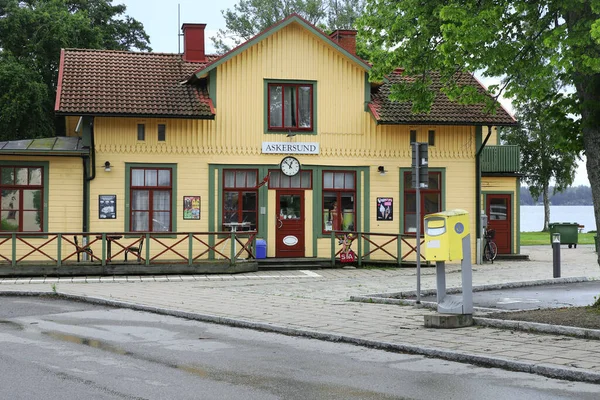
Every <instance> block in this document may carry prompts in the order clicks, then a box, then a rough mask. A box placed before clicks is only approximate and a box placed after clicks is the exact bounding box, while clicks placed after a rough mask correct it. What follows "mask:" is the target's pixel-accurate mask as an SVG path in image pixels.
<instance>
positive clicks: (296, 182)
mask: <svg viewBox="0 0 600 400" xmlns="http://www.w3.org/2000/svg"><path fill="white" fill-rule="evenodd" d="M290 187H293V188H300V174H296V175H294V176H292V177H290Z"/></svg>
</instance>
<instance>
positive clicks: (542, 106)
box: [502, 90, 579, 232]
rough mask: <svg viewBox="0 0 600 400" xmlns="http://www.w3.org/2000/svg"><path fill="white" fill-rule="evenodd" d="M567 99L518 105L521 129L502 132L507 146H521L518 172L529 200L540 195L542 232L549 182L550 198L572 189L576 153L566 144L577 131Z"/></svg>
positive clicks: (546, 225) (547, 221) (547, 210)
mask: <svg viewBox="0 0 600 400" xmlns="http://www.w3.org/2000/svg"><path fill="white" fill-rule="evenodd" d="M557 92H558V90H557ZM566 100H568V99H565V97H564V96H563V95H562V94H557V96H556V98H549V99H545V100H543V101H537V100H536V99H532V100H530V101H529V102H527V103H525V104H520V105H517V106H516V111H517V113H516V114H517V119H518V120H519V122H520V126H517V127H510V128H504V129H503V130H502V138H503V139H504V140H505V141H506V142H507V143H509V144H517V145H519V146H520V149H521V161H522V165H521V171H522V172H524V173H525V177H524V180H525V183H527V185H528V186H529V192H530V193H531V197H533V198H534V199H537V198H539V197H540V196H542V203H543V205H544V228H543V231H544V232H546V231H548V229H549V224H550V180H551V179H552V178H554V180H555V182H556V184H555V186H554V187H553V188H552V195H555V194H556V193H560V192H563V191H564V190H565V189H567V188H568V187H569V186H571V184H572V183H573V179H574V177H575V170H576V169H577V159H578V158H579V157H578V154H579V152H578V151H577V150H573V149H572V144H571V143H570V142H569V138H572V137H576V136H577V132H579V124H578V122H579V120H575V119H573V118H572V115H571V111H572V107H571V105H572V103H570V102H569V101H566Z"/></svg>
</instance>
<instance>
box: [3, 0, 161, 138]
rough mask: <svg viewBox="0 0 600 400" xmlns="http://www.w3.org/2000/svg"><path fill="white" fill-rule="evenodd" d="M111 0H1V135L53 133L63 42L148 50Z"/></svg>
mask: <svg viewBox="0 0 600 400" xmlns="http://www.w3.org/2000/svg"><path fill="white" fill-rule="evenodd" d="M111 3H112V0H70V1H69V0H29V1H18V0H0V115H1V116H2V117H0V139H2V140H7V139H24V138H34V137H43V136H52V135H54V132H55V131H56V127H57V126H60V125H59V124H58V123H57V121H56V120H55V117H54V101H55V96H56V86H57V79H58V67H59V62H60V50H61V49H62V48H93V49H111V50H129V49H132V48H136V49H140V50H149V49H150V47H149V45H148V40H149V39H148V36H147V35H146V33H145V32H144V30H143V26H142V24H141V23H139V22H138V21H136V20H135V19H132V18H130V17H129V16H127V15H124V12H125V6H123V5H117V6H113V5H112V4H111Z"/></svg>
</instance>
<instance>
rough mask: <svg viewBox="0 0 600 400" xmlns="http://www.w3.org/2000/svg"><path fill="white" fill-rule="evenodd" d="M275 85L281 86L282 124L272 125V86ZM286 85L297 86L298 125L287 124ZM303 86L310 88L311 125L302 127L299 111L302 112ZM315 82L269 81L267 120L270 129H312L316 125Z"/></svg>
mask: <svg viewBox="0 0 600 400" xmlns="http://www.w3.org/2000/svg"><path fill="white" fill-rule="evenodd" d="M275 86H281V126H274V125H271V88H272V87H275ZM286 87H294V88H296V107H295V108H296V110H295V117H296V126H286V125H285V88H286ZM301 87H308V88H310V92H309V98H310V126H308V127H300V126H299V125H298V124H299V123H300V122H299V113H300V109H299V107H300V102H299V101H298V100H299V96H300V90H299V88H301ZM313 90H314V87H313V84H312V83H269V84H268V86H267V110H268V112H267V121H268V126H269V130H270V131H288V130H291V131H312V130H313V125H314V104H313Z"/></svg>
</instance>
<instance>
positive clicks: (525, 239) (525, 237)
mask: <svg viewBox="0 0 600 400" xmlns="http://www.w3.org/2000/svg"><path fill="white" fill-rule="evenodd" d="M594 236H596V234H595V233H579V236H578V238H577V243H578V244H594ZM537 244H550V233H548V232H521V246H532V245H537Z"/></svg>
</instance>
